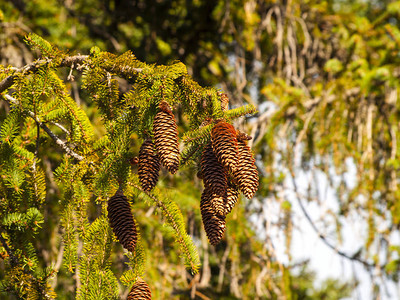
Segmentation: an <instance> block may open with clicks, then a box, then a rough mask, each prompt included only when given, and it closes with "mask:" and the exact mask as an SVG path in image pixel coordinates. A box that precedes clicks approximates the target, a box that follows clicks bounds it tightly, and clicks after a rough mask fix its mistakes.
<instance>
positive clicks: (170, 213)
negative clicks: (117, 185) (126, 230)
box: [128, 181, 200, 274]
mask: <svg viewBox="0 0 400 300" xmlns="http://www.w3.org/2000/svg"><path fill="white" fill-rule="evenodd" d="M128 185H130V186H132V187H134V188H135V189H137V190H138V191H140V192H143V193H144V194H145V195H146V196H147V197H148V198H149V199H150V200H151V201H152V202H153V203H154V204H155V205H156V206H157V207H158V208H160V209H161V211H162V212H163V215H164V216H165V217H166V219H167V223H168V224H169V225H170V226H171V227H172V228H173V229H174V232H175V236H176V239H177V241H178V243H179V244H180V246H181V248H182V251H183V252H184V253H185V256H186V262H187V265H188V266H190V268H191V270H192V272H193V274H197V273H198V270H199V265H200V259H199V257H198V253H197V251H196V248H195V246H194V245H193V244H192V243H193V242H192V241H191V239H190V237H189V235H188V234H187V233H186V230H185V229H184V228H183V227H182V226H184V225H183V224H184V221H183V217H182V214H181V213H180V210H179V208H178V207H177V206H176V205H175V203H174V202H165V201H161V200H159V199H158V198H157V197H156V196H155V195H153V194H152V193H150V192H146V191H144V190H143V188H142V187H141V186H140V185H139V184H137V183H135V182H132V181H129V182H128ZM171 206H172V207H171ZM175 210H176V211H175Z"/></svg>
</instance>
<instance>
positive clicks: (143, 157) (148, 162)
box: [138, 139, 161, 191]
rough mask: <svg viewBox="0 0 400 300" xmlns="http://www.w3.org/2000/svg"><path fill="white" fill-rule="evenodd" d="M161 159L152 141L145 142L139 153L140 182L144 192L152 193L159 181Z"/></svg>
mask: <svg viewBox="0 0 400 300" xmlns="http://www.w3.org/2000/svg"><path fill="white" fill-rule="evenodd" d="M160 167H161V164H160V158H159V157H158V155H157V153H156V151H155V150H154V144H153V142H152V141H151V140H150V139H147V140H145V141H144V142H143V144H142V146H141V147H140V151H139V168H138V173H139V181H140V185H141V186H142V188H143V190H145V191H151V190H152V189H153V188H154V187H155V185H156V184H157V181H158V175H159V172H160Z"/></svg>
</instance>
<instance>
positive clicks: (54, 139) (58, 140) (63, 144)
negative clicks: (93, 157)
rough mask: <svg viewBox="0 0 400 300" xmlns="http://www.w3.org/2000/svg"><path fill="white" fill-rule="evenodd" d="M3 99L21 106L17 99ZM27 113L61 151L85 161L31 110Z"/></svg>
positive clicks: (5, 96)
mask: <svg viewBox="0 0 400 300" xmlns="http://www.w3.org/2000/svg"><path fill="white" fill-rule="evenodd" d="M3 97H4V98H5V99H6V100H7V101H9V102H11V103H13V104H17V105H18V104H19V103H18V100H17V99H15V98H14V97H11V96H10V95H3ZM25 112H26V113H27V114H28V115H29V116H30V117H31V118H32V119H34V120H35V122H36V123H37V124H38V125H39V126H40V128H42V129H43V130H44V131H45V132H46V133H47V134H48V135H49V136H50V137H51V138H52V139H53V141H54V142H55V143H56V144H57V145H58V146H60V147H61V149H63V150H64V151H65V152H66V153H67V154H69V155H71V156H72V157H74V158H75V159H77V160H79V161H81V160H83V159H84V157H83V156H80V155H79V154H77V153H75V152H74V151H73V150H72V149H70V148H69V147H68V146H67V145H66V144H65V142H63V141H62V140H61V139H60V138H59V137H58V136H56V135H55V134H54V133H53V132H52V131H51V130H50V128H49V127H47V126H46V125H45V124H44V123H43V122H41V121H40V120H39V118H37V117H36V116H35V114H34V113H33V112H31V111H29V110H25Z"/></svg>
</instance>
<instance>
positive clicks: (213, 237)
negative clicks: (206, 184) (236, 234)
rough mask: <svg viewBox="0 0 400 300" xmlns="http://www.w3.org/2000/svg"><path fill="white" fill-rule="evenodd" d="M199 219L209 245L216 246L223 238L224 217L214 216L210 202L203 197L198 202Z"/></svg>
mask: <svg viewBox="0 0 400 300" xmlns="http://www.w3.org/2000/svg"><path fill="white" fill-rule="evenodd" d="M200 211H201V218H202V220H203V226H204V230H205V232H206V235H207V237H208V240H209V242H210V244H211V245H214V246H215V245H217V244H218V243H219V242H220V241H221V239H222V237H223V236H224V233H225V229H226V224H225V217H224V216H218V215H216V213H215V211H214V208H213V207H212V206H211V203H210V200H209V199H208V198H207V197H206V196H205V195H204V196H203V195H202V197H201V201H200Z"/></svg>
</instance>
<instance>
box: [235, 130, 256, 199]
mask: <svg viewBox="0 0 400 300" xmlns="http://www.w3.org/2000/svg"><path fill="white" fill-rule="evenodd" d="M238 140H239V142H238V150H239V158H238V168H237V170H236V172H235V173H234V176H235V179H236V181H237V183H238V185H239V189H240V190H241V191H242V193H243V194H244V195H245V196H246V198H248V199H251V198H253V196H254V194H255V192H256V191H257V189H258V171H257V167H256V166H255V164H254V162H255V159H254V157H253V153H252V152H251V150H250V148H249V146H247V138H246V136H245V135H244V136H243V138H242V136H241V134H239V135H238Z"/></svg>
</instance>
